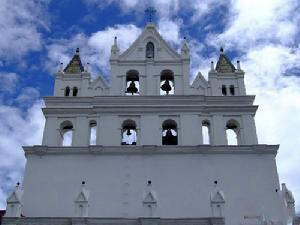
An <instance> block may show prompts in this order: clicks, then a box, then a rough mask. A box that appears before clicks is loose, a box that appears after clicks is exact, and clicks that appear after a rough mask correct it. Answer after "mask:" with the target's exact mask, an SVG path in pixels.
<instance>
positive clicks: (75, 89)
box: [73, 87, 78, 96]
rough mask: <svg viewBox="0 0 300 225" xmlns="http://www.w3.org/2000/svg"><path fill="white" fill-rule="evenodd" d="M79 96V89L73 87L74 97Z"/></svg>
mask: <svg viewBox="0 0 300 225" xmlns="http://www.w3.org/2000/svg"><path fill="white" fill-rule="evenodd" d="M77 94H78V88H77V87H73V96H77Z"/></svg>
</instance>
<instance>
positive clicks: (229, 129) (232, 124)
mask: <svg viewBox="0 0 300 225" xmlns="http://www.w3.org/2000/svg"><path fill="white" fill-rule="evenodd" d="M226 137H227V144H228V145H238V144H240V126H239V123H238V122H237V121H235V120H229V121H228V122H227V124H226Z"/></svg>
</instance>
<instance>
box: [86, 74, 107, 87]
mask: <svg viewBox="0 0 300 225" xmlns="http://www.w3.org/2000/svg"><path fill="white" fill-rule="evenodd" d="M90 88H92V89H99V88H101V89H106V88H109V87H108V85H107V83H106V82H105V81H104V80H103V78H102V77H101V76H98V77H97V78H96V79H95V80H93V81H92V82H91V84H90Z"/></svg>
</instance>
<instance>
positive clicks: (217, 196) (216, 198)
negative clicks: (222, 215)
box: [210, 191, 225, 203]
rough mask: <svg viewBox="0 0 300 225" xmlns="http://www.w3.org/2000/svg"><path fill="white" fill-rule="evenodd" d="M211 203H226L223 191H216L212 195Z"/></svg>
mask: <svg viewBox="0 0 300 225" xmlns="http://www.w3.org/2000/svg"><path fill="white" fill-rule="evenodd" d="M210 200H211V202H212V203H225V199H224V194H223V193H222V191H216V192H215V193H212V194H211V199H210Z"/></svg>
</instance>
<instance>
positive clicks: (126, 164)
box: [2, 23, 295, 225]
mask: <svg viewBox="0 0 300 225" xmlns="http://www.w3.org/2000/svg"><path fill="white" fill-rule="evenodd" d="M110 65H111V74H110V79H111V85H108V84H107V83H106V82H105V81H104V80H103V79H102V78H101V77H98V78H97V79H95V80H91V74H90V72H89V68H88V65H85V66H83V63H82V62H81V59H80V53H79V49H77V50H76V53H75V54H74V56H73V58H72V59H71V61H70V63H69V64H68V65H67V66H66V67H65V68H63V67H62V68H61V69H60V70H59V71H58V73H57V74H56V76H55V87H54V96H51V97H45V98H44V100H45V108H43V113H44V115H45V118H46V124H45V129H44V134H43V141H42V145H36V146H25V147H24V151H25V155H26V158H27V164H26V169H25V175H24V182H23V184H22V185H20V186H19V185H17V187H16V190H15V191H14V192H13V193H12V194H11V195H10V196H9V198H8V200H7V210H6V215H5V217H4V219H3V221H2V223H3V224H4V225H8V224H26V225H27V224H28V225H30V224H39V225H44V224H45V225H46V224H57V225H63V224H80V225H83V224H86V225H87V224H95V225H96V224H101V225H102V224H103V225H104V224H105V225H107V224H111V225H123V224H124V225H125V224H126V225H144V224H145V225H172V224H174V225H175V224H176V225H187V224H189V225H198V224H199V225H200V224H201V225H202V224H203V225H215V224H220V225H221V224H228V225H240V224H242V225H259V224H278V225H279V224H280V225H285V224H287V223H288V221H289V220H291V218H292V217H293V216H294V213H295V212H294V211H295V209H294V205H295V202H294V199H293V196H292V193H291V191H289V190H288V189H287V187H286V186H285V184H282V186H281V185H280V183H279V178H278V174H277V168H276V161H275V157H276V154H277V151H278V148H279V146H278V145H266V144H259V143H258V140H257V135H256V127H255V120H254V116H255V113H256V110H257V108H258V106H256V105H253V102H254V98H255V96H252V95H247V94H246V89H245V85H244V71H243V70H242V69H241V68H240V64H239V62H237V65H236V66H234V65H233V64H232V63H231V61H230V60H229V58H228V57H227V56H226V55H225V53H224V51H223V49H221V51H220V56H219V59H218V61H217V63H216V65H214V63H213V62H212V63H211V70H210V71H209V73H208V80H206V79H205V78H204V77H203V76H202V74H201V73H199V74H198V75H197V76H196V78H195V79H194V81H193V82H192V84H190V82H189V77H190V55H189V47H188V43H187V40H186V39H185V38H184V39H183V41H182V45H181V49H180V53H177V52H176V51H175V50H174V49H172V48H171V47H170V46H169V45H168V43H167V42H166V41H164V40H163V38H162V37H161V35H160V34H159V33H158V31H157V30H156V27H155V25H154V24H153V23H148V24H147V25H146V27H145V29H144V31H143V32H142V33H141V35H140V36H139V37H138V38H137V39H136V41H135V42H134V43H133V44H132V45H131V46H130V47H129V48H128V49H127V50H126V51H124V52H120V50H119V47H118V40H117V38H115V41H114V44H113V46H112V48H111V57H110ZM229 135H231V136H233V137H234V141H233V142H232V140H231V139H232V138H231V136H229ZM21 186H22V187H21Z"/></svg>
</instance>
